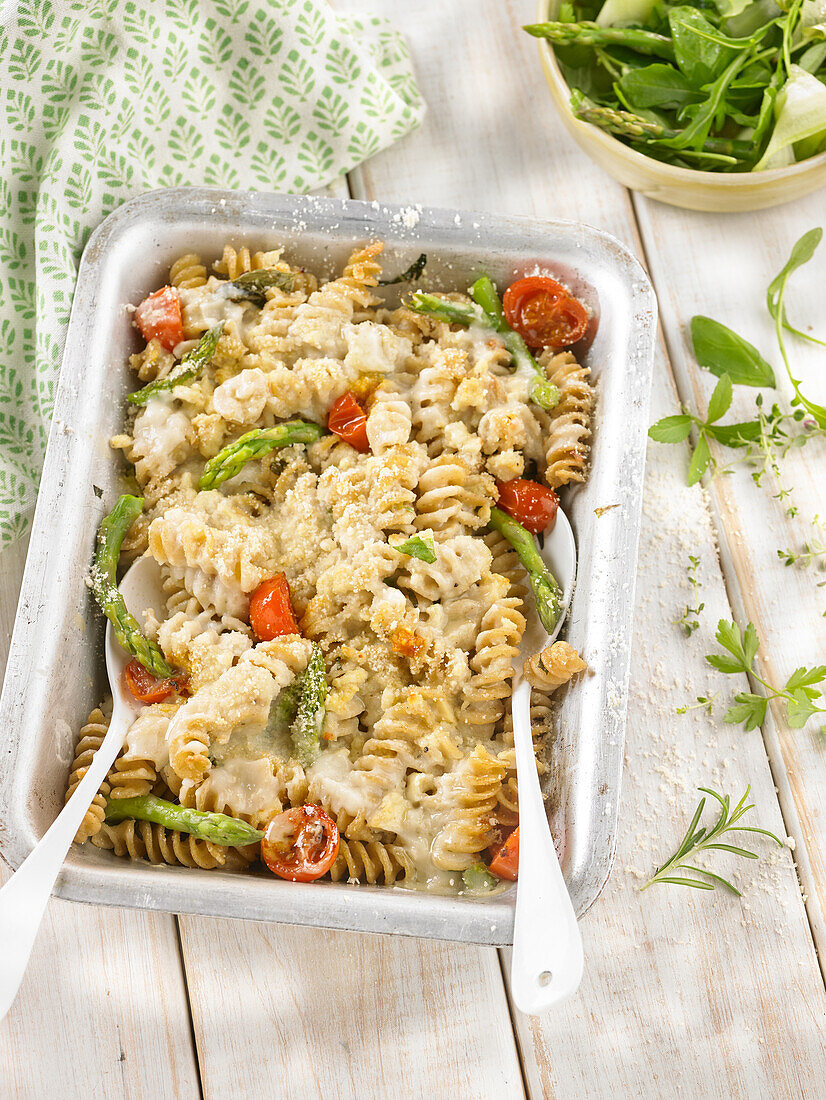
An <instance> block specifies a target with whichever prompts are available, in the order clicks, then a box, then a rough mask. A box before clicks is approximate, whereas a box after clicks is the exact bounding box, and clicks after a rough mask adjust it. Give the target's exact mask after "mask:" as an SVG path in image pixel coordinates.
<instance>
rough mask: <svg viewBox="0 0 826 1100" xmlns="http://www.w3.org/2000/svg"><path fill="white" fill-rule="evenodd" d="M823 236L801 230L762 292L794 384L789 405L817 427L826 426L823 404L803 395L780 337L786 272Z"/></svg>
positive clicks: (784, 325)
mask: <svg viewBox="0 0 826 1100" xmlns="http://www.w3.org/2000/svg"><path fill="white" fill-rule="evenodd" d="M822 237H823V230H822V229H819V228H816V229H810V230H809V231H808V233H804V234H803V236H802V237H801V238H800V240H798V241H797V242H796V244H795V245H794V247H793V248H792V251H791V255H790V256H789V258H788V260H787V261H786V263H785V264H784V265H783V268H782V270H781V271H780V273H779V275H778V276H777V277H776V278H775V279H773V280H772V282H771V283H770V285H769V289H768V292H767V294H766V308H767V309H768V311H769V313H770V314H771V316H772V318H773V319H774V326H775V328H774V330H775V335H776V337H777V343H778V346H779V347H780V354H781V355H782V357H783V362H784V364H785V366H786V373H787V374H788V376H789V381H790V382H791V384H792V386H793V387H794V392H795V396H794V400H793V401H792V404H793V405H799V406H802V407H803V408H804V409H805V410H806V411H807V412H808V413H810V414H811V416H812V417H814V420H815V422H816V423H817V425H818V427H820V428H826V408H824V407H823V406H822V405H818V404H816V403H815V402H814V401H810V400H809V399H808V398H807V397H805V396H804V395H803V393H802V392H801V390H800V379H799V378H795V377H794V375H793V374H792V368H791V365H790V364H789V357H788V355H787V353H786V342H785V340H784V339H783V330H784V328H787V327H790V326H789V325H788V322H787V321H786V307H785V304H784V299H785V296H786V286H787V283H788V281H789V276H790V275H791V274H792V273H793V272H795V271H797V270H798V268H800V267H802V266H803V265H804V264H806V263H808V262H809V260H811V258H812V256H814V254H815V250H816V249H817V246H818V245H819V244H820V241H821V238H822ZM792 331H793V332H795V333H798V335H800V333H799V332H798V330H797V329H792Z"/></svg>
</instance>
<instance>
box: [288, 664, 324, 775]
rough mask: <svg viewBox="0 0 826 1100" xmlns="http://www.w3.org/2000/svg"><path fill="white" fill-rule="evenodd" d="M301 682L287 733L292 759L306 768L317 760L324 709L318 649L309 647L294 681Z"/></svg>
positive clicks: (322, 680) (321, 671) (322, 675)
mask: <svg viewBox="0 0 826 1100" xmlns="http://www.w3.org/2000/svg"><path fill="white" fill-rule="evenodd" d="M299 679H300V681H301V694H300V695H299V697H298V709H297V711H296V715H295V720H294V721H293V724H292V728H291V730H290V736H291V737H292V741H293V745H294V746H295V751H296V755H297V756H298V759H299V760H300V761H301V763H302V764H303V765H304V767H305V768H306V767H307V766H308V765H310V764H312V762H313V760H315V758H316V757H317V756H318V753H319V749H320V745H321V727H322V726H323V725H324V714H325V712H326V709H327V673H326V670H325V668H324V654H323V653H322V652H321V647H320V646H318V645H313V652H312V655H311V657H310V660H309V662H308V664H307V667H306V668H305V669H304V671H303V672H302V673H300V674H299V676H297V677H296V680H299Z"/></svg>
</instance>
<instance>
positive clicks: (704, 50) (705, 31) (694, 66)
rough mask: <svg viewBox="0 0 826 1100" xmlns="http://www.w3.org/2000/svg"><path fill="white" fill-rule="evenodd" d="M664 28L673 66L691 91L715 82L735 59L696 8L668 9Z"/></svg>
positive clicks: (725, 43) (718, 33) (715, 29)
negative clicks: (668, 35) (668, 30)
mask: <svg viewBox="0 0 826 1100" xmlns="http://www.w3.org/2000/svg"><path fill="white" fill-rule="evenodd" d="M668 25H669V26H670V28H671V37H672V38H673V39H674V58H675V60H676V62H677V66H678V68H679V69H680V71H681V72H682V73H683V74H684V76H685V78H686V80H687V81H688V84H689V86H690V87H692V88H696V89H698V90H699V89H700V88H702V87H704V86H705V85H707V84H710V83H711V82H712V81H713V80H716V79H717V77H718V76H719V75H720V74H721V73H722V72H723V70H724V69H725V68H726V66H727V65H728V64H729V63H730V62H731V60H732V58H733V57H734V56H735V53H734V50H732V49H731V47H730V46H729V45H727V41H726V36H725V35H722V34H720V32H719V31H718V29H717V28H716V27H715V26H713V25H712V24H711V23H709V21H708V19H706V17H705V16H704V15H703V14H702V12H699V11H697V9H696V8H691V7H687V6H685V7H678V8H672V9H671V10H670V11H669V13H668Z"/></svg>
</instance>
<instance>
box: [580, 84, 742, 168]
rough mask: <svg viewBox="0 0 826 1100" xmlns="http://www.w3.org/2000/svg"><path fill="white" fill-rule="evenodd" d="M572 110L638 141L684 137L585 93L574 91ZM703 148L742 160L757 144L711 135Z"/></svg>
mask: <svg viewBox="0 0 826 1100" xmlns="http://www.w3.org/2000/svg"><path fill="white" fill-rule="evenodd" d="M571 110H572V111H573V113H574V114H575V115H576V117H577V118H581V119H582V121H583V122H590V123H591V124H592V125H593V126H599V127H601V128H602V129H603V130H609V131H610V132H611V133H612V134H619V135H620V136H621V137H628V138H632V139H634V140H636V141H647V142H652V143H656V142H657V141H673V140H674V139H675V138H678V137H680V135H681V131H680V130H672V129H670V128H669V127H667V126H663V125H662V123H660V122H654V121H652V120H651V119H648V118H643V117H642V116H641V115H635V114H633V113H632V112H631V111H620V110H616V109H615V108H613V107H601V106H599V105H598V104H596V103H594V102H593V100H590V99H589V98H588V97H587V96H586V95H583V94H582V92H580V91H578V90H577V89H574V90H573V91H572V92H571ZM702 150H703V151H704V152H706V153H711V154H716V155H722V156H729V157H736V158H737V159H738V160H749V161H750V160H752V159H753V157H754V147H753V145H752V143H751V142H749V141H737V140H735V139H732V138H707V139H706V141H704V142H703V145H702Z"/></svg>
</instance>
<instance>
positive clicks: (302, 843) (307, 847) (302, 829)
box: [261, 806, 339, 882]
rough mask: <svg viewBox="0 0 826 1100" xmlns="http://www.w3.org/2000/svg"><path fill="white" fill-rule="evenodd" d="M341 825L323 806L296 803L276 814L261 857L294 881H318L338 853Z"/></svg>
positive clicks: (262, 848)
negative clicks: (338, 824) (339, 828)
mask: <svg viewBox="0 0 826 1100" xmlns="http://www.w3.org/2000/svg"><path fill="white" fill-rule="evenodd" d="M338 845H339V835H338V826H337V825H336V823H335V821H333V819H332V818H331V817H330V815H329V814H327V813H325V812H324V810H322V808H321V807H320V806H294V807H293V808H292V809H291V810H284V812H283V813H280V814H276V815H275V817H274V818H273V819H272V821H271V822H270V823H269V825H268V826H267V832H266V834H265V836H264V839H263V840H262V841H261V858H262V859H263V860H264V862H265V863H266V865H267V866H268V867H269V869H270V870H271V871H272V872H273V873H274V874H276V875H278V876H279V877H280V878H286V879H289V880H290V882H314V881H315V880H316V879H317V878H321V876H322V875H326V874H327V872H328V871H329V870H330V868H331V867H332V866H333V863H334V862H335V858H336V856H337V855H338Z"/></svg>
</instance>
